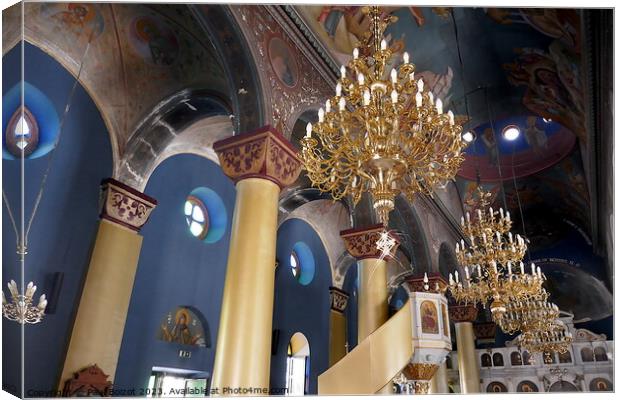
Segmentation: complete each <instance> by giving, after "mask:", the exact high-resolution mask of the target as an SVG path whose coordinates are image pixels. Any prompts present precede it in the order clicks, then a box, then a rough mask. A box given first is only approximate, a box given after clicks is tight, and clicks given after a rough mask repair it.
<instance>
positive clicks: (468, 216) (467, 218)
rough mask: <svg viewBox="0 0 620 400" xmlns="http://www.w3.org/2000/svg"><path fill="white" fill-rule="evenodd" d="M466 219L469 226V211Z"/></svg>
mask: <svg viewBox="0 0 620 400" xmlns="http://www.w3.org/2000/svg"><path fill="white" fill-rule="evenodd" d="M465 219H467V223H468V224H469V221H470V219H469V211H467V212H466V213H465Z"/></svg>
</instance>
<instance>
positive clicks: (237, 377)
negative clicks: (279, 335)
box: [211, 178, 280, 395]
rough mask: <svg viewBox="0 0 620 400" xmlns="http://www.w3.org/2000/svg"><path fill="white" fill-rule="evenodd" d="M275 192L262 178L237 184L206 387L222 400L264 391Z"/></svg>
mask: <svg viewBox="0 0 620 400" xmlns="http://www.w3.org/2000/svg"><path fill="white" fill-rule="evenodd" d="M279 193H280V188H279V187H278V185H276V184H275V183H274V182H272V181H269V180H266V179H261V178H248V179H244V180H241V181H239V182H238V183H237V198H236V202H235V211H234V215H233V221H232V228H231V239H230V248H229V253H228V264H227V270H226V281H225V285H224V294H223V298H222V311H221V316H220V325H219V330H218V336H217V348H216V353H215V363H214V367H213V383H212V385H211V388H212V389H215V388H217V389H219V394H222V395H226V394H227V393H226V392H225V391H224V390H225V389H226V388H232V389H235V388H261V389H268V388H269V365H270V360H271V329H272V325H271V324H272V315H273V291H274V279H275V277H274V268H275V251H276V233H277V222H278V195H279ZM228 394H229V395H230V394H232V393H228ZM249 394H252V393H249Z"/></svg>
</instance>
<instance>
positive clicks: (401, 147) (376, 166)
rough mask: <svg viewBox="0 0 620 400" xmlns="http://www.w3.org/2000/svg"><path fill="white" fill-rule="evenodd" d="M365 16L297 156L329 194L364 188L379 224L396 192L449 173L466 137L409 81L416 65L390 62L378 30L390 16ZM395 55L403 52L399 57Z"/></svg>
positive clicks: (426, 189)
mask: <svg viewBox="0 0 620 400" xmlns="http://www.w3.org/2000/svg"><path fill="white" fill-rule="evenodd" d="M363 12H364V13H366V14H367V15H368V16H369V17H370V20H371V31H370V32H368V33H367V34H366V36H367V37H368V38H369V39H370V38H371V37H372V40H370V41H369V43H372V44H371V45H369V46H368V47H363V48H362V49H361V50H360V49H358V48H355V49H354V50H353V58H352V59H351V60H350V61H349V63H348V64H347V66H346V67H345V66H344V65H343V66H342V67H341V68H340V74H341V76H340V79H339V80H338V83H337V84H336V94H335V96H334V97H331V98H329V99H327V101H326V102H325V108H321V109H319V111H318V122H317V123H316V124H314V125H312V124H308V126H307V129H306V137H305V138H303V139H302V141H301V144H302V151H301V158H302V160H303V163H304V166H305V168H306V170H307V173H308V177H309V178H310V181H311V182H312V185H313V186H314V187H316V188H318V189H319V190H321V192H328V193H330V194H331V196H332V197H333V198H334V199H335V200H338V199H341V198H343V197H345V196H347V195H350V196H351V198H352V200H353V202H354V204H357V202H358V201H359V200H360V198H361V196H362V193H364V192H369V193H370V194H371V195H372V198H373V207H374V210H375V213H376V214H377V216H378V218H379V220H380V221H381V222H382V223H383V225H384V226H387V224H388V218H389V217H388V216H389V213H390V211H392V210H393V209H394V198H395V197H396V196H397V195H398V194H400V193H403V194H404V195H405V196H406V197H407V199H408V200H409V201H412V200H413V197H414V195H415V194H416V193H426V194H429V195H432V191H433V187H435V186H436V185H441V184H445V183H446V182H447V181H448V180H451V179H454V176H455V174H456V172H457V171H458V169H459V167H460V165H461V163H462V162H463V154H462V150H463V148H464V147H465V146H466V145H467V143H466V142H465V141H464V140H463V138H462V137H461V132H462V127H461V126H460V125H459V124H455V118H454V114H453V113H452V111H448V112H447V113H444V112H443V104H442V102H441V100H440V99H435V98H434V96H433V93H431V92H430V90H428V89H426V90H425V89H424V81H423V80H422V79H418V80H417V81H416V79H415V65H414V64H412V63H410V62H409V61H410V60H409V54H408V53H407V52H405V53H403V54H402V63H401V64H400V65H398V66H397V65H396V63H397V61H396V60H394V59H393V58H394V57H393V53H392V50H391V49H390V47H389V46H388V43H387V42H386V40H385V39H383V33H384V31H385V29H386V28H387V26H388V24H389V23H391V22H395V21H396V19H397V18H396V17H395V16H390V15H386V14H384V13H382V12H381V11H380V10H379V7H376V6H373V7H364V8H363ZM397 58H401V57H397Z"/></svg>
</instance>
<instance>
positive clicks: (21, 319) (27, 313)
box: [2, 279, 47, 324]
mask: <svg viewBox="0 0 620 400" xmlns="http://www.w3.org/2000/svg"><path fill="white" fill-rule="evenodd" d="M7 286H8V287H9V292H10V293H11V302H10V303H9V302H7V300H6V297H5V296H4V291H2V315H3V316H4V317H5V318H6V319H8V320H10V321H16V322H18V323H20V324H36V323H37V322H41V320H42V319H43V316H44V315H45V307H47V300H46V299H45V295H44V294H42V295H41V297H39V304H37V305H36V306H35V305H34V304H32V297H33V296H34V292H36V290H37V287H36V286H35V285H34V283H32V282H29V283H28V285H27V286H26V292H25V293H24V294H23V295H22V294H20V293H19V292H18V291H17V283H15V281H14V280H12V279H11V281H10V282H9V283H8V284H7Z"/></svg>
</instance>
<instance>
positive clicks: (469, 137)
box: [463, 131, 476, 143]
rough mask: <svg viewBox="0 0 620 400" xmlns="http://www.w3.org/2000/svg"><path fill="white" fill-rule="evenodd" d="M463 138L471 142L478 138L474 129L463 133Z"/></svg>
mask: <svg viewBox="0 0 620 400" xmlns="http://www.w3.org/2000/svg"><path fill="white" fill-rule="evenodd" d="M463 140H464V141H466V142H467V143H471V142H473V141H474V140H476V134H475V133H474V132H472V131H467V132H465V133H464V134H463Z"/></svg>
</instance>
